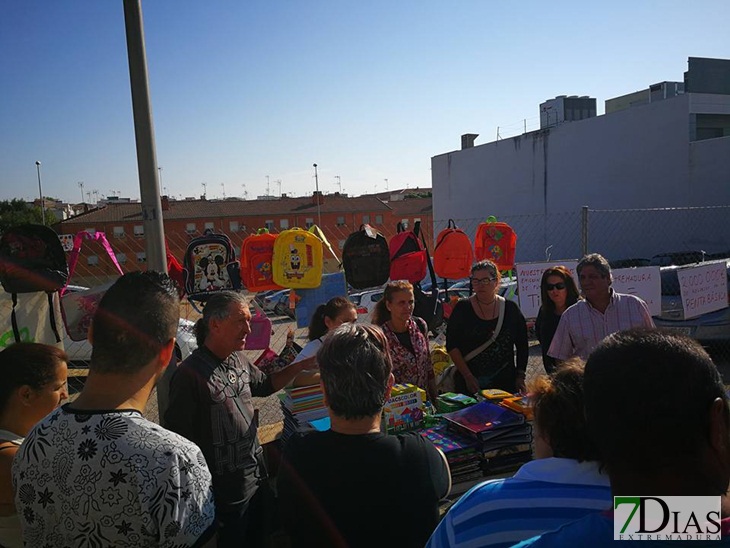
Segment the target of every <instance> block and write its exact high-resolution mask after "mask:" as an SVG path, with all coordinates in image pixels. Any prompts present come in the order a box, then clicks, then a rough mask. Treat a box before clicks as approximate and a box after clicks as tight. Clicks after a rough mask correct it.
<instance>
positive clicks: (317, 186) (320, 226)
mask: <svg viewBox="0 0 730 548" xmlns="http://www.w3.org/2000/svg"><path fill="white" fill-rule="evenodd" d="M312 165H313V166H314V186H315V187H316V189H317V226H318V227H319V228H322V214H321V212H320V210H319V200H320V198H321V196H320V195H319V177H318V176H317V164H312Z"/></svg>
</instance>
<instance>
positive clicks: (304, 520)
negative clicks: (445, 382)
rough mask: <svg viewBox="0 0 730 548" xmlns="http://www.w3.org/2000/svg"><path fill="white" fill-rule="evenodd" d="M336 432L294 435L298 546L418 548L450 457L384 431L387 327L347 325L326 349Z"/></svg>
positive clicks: (289, 454)
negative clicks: (381, 429) (390, 547)
mask: <svg viewBox="0 0 730 548" xmlns="http://www.w3.org/2000/svg"><path fill="white" fill-rule="evenodd" d="M317 360H318V362H319V368H320V375H321V384H322V390H323V392H324V397H325V403H326V405H327V407H328V408H329V412H330V421H331V429H330V430H327V431H324V432H312V433H309V434H307V435H305V436H302V437H294V438H291V439H290V440H289V442H288V443H287V446H286V448H285V451H284V457H283V460H282V464H281V467H280V469H279V477H278V484H277V486H278V493H279V505H280V511H281V520H282V525H283V527H284V529H285V530H286V531H287V532H288V533H289V536H290V538H291V541H292V544H293V545H294V546H350V547H359V546H363V547H365V546H367V547H371V546H402V547H410V546H414V547H415V546H418V547H422V546H423V545H424V543H425V542H426V540H427V539H428V536H429V535H430V534H431V532H432V531H433V529H434V527H435V526H436V524H437V523H438V518H439V512H438V502H439V500H440V499H442V498H443V497H444V496H446V494H447V493H448V491H449V489H450V476H449V470H448V465H447V464H446V459H445V457H444V456H443V454H442V453H441V452H440V451H439V450H438V449H436V448H435V447H434V446H433V445H432V444H431V442H429V441H428V440H426V439H425V438H423V437H421V436H420V435H418V434H415V433H411V434H399V435H392V436H389V435H387V434H385V433H384V432H381V431H380V425H381V415H382V411H383V405H384V404H385V402H386V400H387V399H388V398H389V396H390V391H391V387H392V385H393V374H392V365H391V359H390V355H389V353H388V342H387V339H386V338H385V336H384V335H383V332H382V331H381V330H380V328H378V327H376V326H372V325H357V324H344V325H342V326H340V327H338V328H337V329H336V330H335V331H333V332H332V333H331V334H330V335H329V336H328V337H327V339H326V340H325V342H324V345H323V346H322V348H321V349H320V351H319V353H318V355H317Z"/></svg>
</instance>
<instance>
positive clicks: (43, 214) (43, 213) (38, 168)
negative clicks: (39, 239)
mask: <svg viewBox="0 0 730 548" xmlns="http://www.w3.org/2000/svg"><path fill="white" fill-rule="evenodd" d="M35 169H36V171H37V172H38V194H40V195H41V219H43V224H46V208H45V205H46V204H45V201H44V200H43V187H42V186H41V162H40V160H36V163H35ZM13 319H15V316H13Z"/></svg>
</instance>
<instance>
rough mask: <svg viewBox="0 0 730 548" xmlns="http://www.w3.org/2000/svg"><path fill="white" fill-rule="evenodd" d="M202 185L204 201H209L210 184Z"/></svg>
mask: <svg viewBox="0 0 730 548" xmlns="http://www.w3.org/2000/svg"><path fill="white" fill-rule="evenodd" d="M200 184H201V185H203V199H204V200H207V199H208V183H200Z"/></svg>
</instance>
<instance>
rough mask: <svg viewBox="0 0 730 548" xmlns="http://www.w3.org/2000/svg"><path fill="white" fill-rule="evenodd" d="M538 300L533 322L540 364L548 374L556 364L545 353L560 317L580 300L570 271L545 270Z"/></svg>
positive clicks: (552, 268) (556, 268)
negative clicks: (540, 358)
mask: <svg viewBox="0 0 730 548" xmlns="http://www.w3.org/2000/svg"><path fill="white" fill-rule="evenodd" d="M540 299H541V301H540V302H541V304H540V311H539V312H538V313H537V319H536V320H535V334H536V335H537V340H538V341H540V348H541V350H542V364H543V366H544V367H545V372H546V373H547V374H550V373H552V372H553V370H554V369H555V365H556V364H555V358H552V357H550V356H548V354H547V352H548V349H549V348H550V343H551V342H552V341H553V337H554V336H555V330H556V329H557V328H558V324H559V323H560V316H562V315H563V312H565V310H566V309H567V308H568V307H569V306H572V305H574V304H575V303H577V302H578V300H579V299H580V293H578V287H577V286H576V285H575V280H574V279H573V276H571V275H570V270H568V269H567V268H565V267H564V266H561V265H557V266H553V267H550V268H548V269H546V270H545V272H543V273H542V280H541V281H540Z"/></svg>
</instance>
